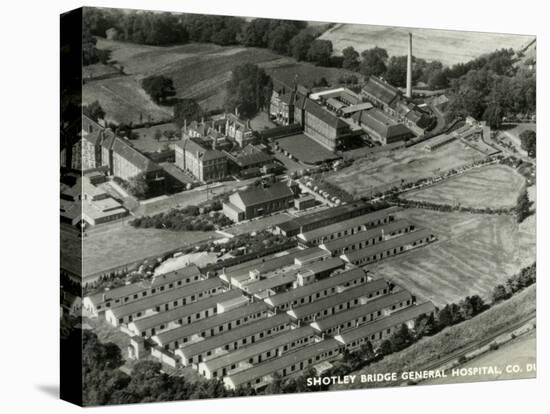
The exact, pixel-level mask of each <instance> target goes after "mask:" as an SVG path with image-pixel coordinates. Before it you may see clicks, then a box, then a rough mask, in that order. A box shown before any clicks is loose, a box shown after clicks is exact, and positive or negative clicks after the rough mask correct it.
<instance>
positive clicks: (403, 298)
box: [311, 290, 413, 335]
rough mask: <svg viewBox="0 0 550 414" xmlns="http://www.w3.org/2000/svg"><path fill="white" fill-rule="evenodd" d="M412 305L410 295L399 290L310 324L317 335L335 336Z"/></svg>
mask: <svg viewBox="0 0 550 414" xmlns="http://www.w3.org/2000/svg"><path fill="white" fill-rule="evenodd" d="M412 304H413V297H412V295H411V294H410V293H409V292H407V291H406V290H401V291H399V292H396V293H392V294H390V295H385V296H382V297H380V298H378V299H376V300H373V301H372V302H369V303H367V304H366V305H361V306H356V307H354V308H352V309H350V310H348V311H345V312H340V313H337V314H335V315H332V316H329V317H328V318H323V319H319V320H317V321H315V322H312V323H311V326H312V327H313V328H315V329H316V330H317V331H318V332H319V333H324V334H326V335H335V334H340V333H341V332H345V331H347V330H349V329H354V328H357V327H359V326H361V325H364V324H365V323H369V322H372V321H374V320H377V319H379V318H383V317H385V316H388V315H390V314H391V313H393V312H395V311H398V310H400V309H403V308H406V307H407V306H411V305H412Z"/></svg>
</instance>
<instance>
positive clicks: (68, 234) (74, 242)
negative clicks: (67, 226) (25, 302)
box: [61, 222, 221, 275]
mask: <svg viewBox="0 0 550 414" xmlns="http://www.w3.org/2000/svg"><path fill="white" fill-rule="evenodd" d="M218 238H221V236H220V235H218V234H217V233H215V232H201V231H186V232H172V231H167V230H157V229H136V228H134V227H132V226H130V225H129V224H128V223H127V222H120V223H113V224H110V225H108V226H105V227H102V228H101V229H98V230H97V231H93V232H90V233H88V235H87V236H86V237H84V239H83V240H81V239H79V238H78V237H77V236H76V234H75V232H72V231H64V230H63V228H62V231H61V246H62V252H63V253H64V255H65V257H62V258H61V265H62V266H63V267H68V270H73V271H76V270H78V267H79V262H80V260H79V259H78V257H75V256H76V255H77V254H78V247H79V246H80V243H81V242H82V252H83V258H82V261H81V262H82V273H83V274H84V275H91V274H95V273H97V272H100V271H104V270H108V269H113V268H116V267H118V266H123V265H125V264H127V263H134V262H137V261H140V260H145V259H146V258H148V257H154V256H160V255H162V254H163V253H165V252H168V251H171V250H175V249H178V248H180V247H185V246H188V245H191V244H195V243H200V242H202V241H206V240H211V239H218Z"/></svg>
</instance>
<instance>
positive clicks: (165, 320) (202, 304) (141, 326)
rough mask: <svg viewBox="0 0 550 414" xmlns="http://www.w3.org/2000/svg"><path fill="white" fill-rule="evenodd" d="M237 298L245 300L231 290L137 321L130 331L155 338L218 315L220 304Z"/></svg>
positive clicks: (130, 325)
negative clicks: (163, 332) (179, 327)
mask: <svg viewBox="0 0 550 414" xmlns="http://www.w3.org/2000/svg"><path fill="white" fill-rule="evenodd" d="M237 298H243V295H242V293H241V292H240V291H239V290H229V291H227V292H223V293H220V294H219V295H215V296H211V297H209V298H206V299H202V300H199V301H198V302H195V303H192V304H189V305H185V306H180V307H177V308H174V309H171V310H169V311H166V312H159V313H156V314H154V315H151V316H148V317H146V318H141V319H138V320H135V321H133V322H131V323H129V324H128V329H129V330H130V332H132V333H134V334H135V335H139V336H144V337H145V336H153V335H155V334H156V333H158V332H162V331H165V330H169V329H172V328H175V327H178V326H183V325H188V324H190V323H193V322H196V321H199V320H201V319H204V318H207V317H209V316H212V315H216V314H217V313H218V304H219V303H221V302H224V301H228V300H231V299H237Z"/></svg>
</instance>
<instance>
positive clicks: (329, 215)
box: [276, 201, 372, 237]
mask: <svg viewBox="0 0 550 414" xmlns="http://www.w3.org/2000/svg"><path fill="white" fill-rule="evenodd" d="M371 208H372V207H370V206H369V205H368V204H367V203H365V202H363V201H358V202H354V203H351V204H345V205H341V206H338V207H331V208H328V209H326V210H323V211H319V212H316V213H312V214H307V215H305V216H301V217H297V218H295V219H292V220H289V221H285V222H283V223H281V224H278V225H277V226H276V228H277V229H278V231H279V232H280V233H281V234H283V235H284V236H287V237H292V236H297V235H298V234H300V233H304V232H307V231H311V230H315V229H319V228H321V227H325V226H328V225H331V224H334V223H337V222H340V221H342V220H346V219H350V218H353V217H357V216H360V215H362V214H366V213H369V212H370V210H371Z"/></svg>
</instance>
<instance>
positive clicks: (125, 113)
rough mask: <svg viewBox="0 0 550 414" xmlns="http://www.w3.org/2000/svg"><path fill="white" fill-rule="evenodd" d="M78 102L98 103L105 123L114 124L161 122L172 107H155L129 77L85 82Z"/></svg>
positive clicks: (168, 115) (133, 79)
mask: <svg viewBox="0 0 550 414" xmlns="http://www.w3.org/2000/svg"><path fill="white" fill-rule="evenodd" d="M82 101H83V103H84V104H88V103H91V102H94V101H99V103H100V105H101V107H102V108H103V110H104V111H105V113H106V119H107V120H108V121H112V122H116V123H127V124H128V123H130V122H132V123H134V124H136V123H142V122H161V121H167V120H170V119H171V118H172V116H173V111H172V108H168V107H162V106H159V105H157V104H156V103H155V102H153V100H152V99H151V98H150V97H149V95H147V94H146V93H145V91H144V90H143V89H142V88H141V85H140V83H139V82H138V81H137V80H136V79H135V78H134V77H133V76H119V77H116V78H109V79H101V80H95V81H91V82H86V83H85V84H84V85H83V86H82Z"/></svg>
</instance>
